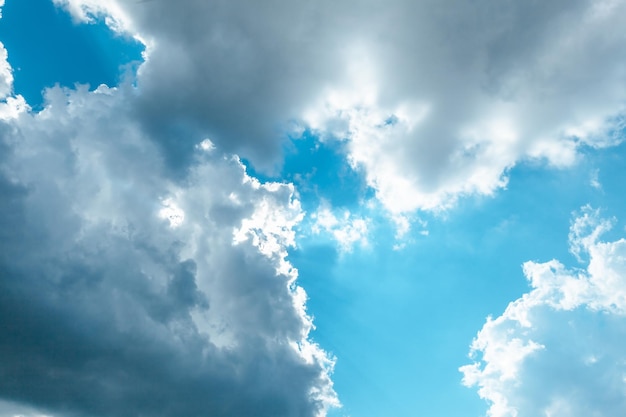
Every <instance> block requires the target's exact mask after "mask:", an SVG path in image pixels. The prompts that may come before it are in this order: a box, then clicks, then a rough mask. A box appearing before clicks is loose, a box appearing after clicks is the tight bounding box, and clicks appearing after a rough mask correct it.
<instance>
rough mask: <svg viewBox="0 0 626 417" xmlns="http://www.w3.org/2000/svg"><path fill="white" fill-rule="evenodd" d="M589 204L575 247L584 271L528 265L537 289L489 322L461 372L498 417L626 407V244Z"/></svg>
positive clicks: (574, 230)
mask: <svg viewBox="0 0 626 417" xmlns="http://www.w3.org/2000/svg"><path fill="white" fill-rule="evenodd" d="M610 224H611V222H609V221H607V220H603V219H601V218H600V217H599V212H598V211H597V210H592V209H591V208H589V207H584V208H583V209H582V211H581V213H580V215H579V216H578V217H577V218H576V219H575V220H574V222H573V223H572V227H571V233H570V245H571V248H572V250H573V252H574V253H575V254H576V255H577V256H579V257H583V256H584V257H585V259H587V258H588V264H587V267H586V268H585V269H567V268H566V267H565V266H564V265H563V264H561V263H560V262H558V261H556V260H552V261H549V262H545V263H536V262H526V263H525V264H524V274H525V275H526V277H527V278H528V280H529V281H530V285H531V287H532V290H531V291H530V292H529V293H527V294H524V295H523V296H522V297H521V298H519V299H518V300H516V301H514V302H512V303H511V304H509V306H508V307H507V309H506V311H505V312H504V313H503V314H502V315H501V316H499V317H497V318H496V319H491V318H489V319H488V320H487V323H486V324H485V325H484V327H483V328H482V330H481V331H480V332H479V333H478V335H477V336H476V339H475V340H474V341H473V343H472V347H471V356H472V358H474V359H475V360H476V362H474V363H473V364H471V365H466V366H463V367H461V372H463V374H464V377H463V382H464V384H465V385H467V386H477V387H478V393H479V395H480V396H481V397H482V398H484V399H486V400H488V401H489V403H490V408H489V413H488V414H489V416H492V417H511V416H514V417H535V416H547V417H550V416H554V417H557V416H558V417H586V416H592V415H593V416H599V417H609V416H614V415H615V413H616V412H618V413H619V411H618V410H624V409H626V354H624V351H623V345H624V341H625V340H626V330H624V329H626V240H625V239H619V240H616V241H612V242H604V241H601V240H600V235H601V234H602V233H603V232H605V231H606V230H608V228H609V227H610Z"/></svg>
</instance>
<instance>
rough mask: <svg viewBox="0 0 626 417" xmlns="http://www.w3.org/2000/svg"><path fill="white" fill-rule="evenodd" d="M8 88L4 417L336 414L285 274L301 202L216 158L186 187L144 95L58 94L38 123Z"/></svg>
mask: <svg viewBox="0 0 626 417" xmlns="http://www.w3.org/2000/svg"><path fill="white" fill-rule="evenodd" d="M1 52H2V53H1V54H0V58H2V57H4V58H6V51H5V50H4V48H2V49H1ZM0 68H9V67H8V64H7V63H6V60H3V61H2V64H1V65H0ZM0 76H1V77H2V80H1V81H0V86H4V87H3V88H2V89H1V90H0V92H1V93H2V94H3V96H2V102H0V194H1V195H2V196H3V197H2V199H0V222H1V225H0V276H1V277H2V279H0V328H2V329H3V330H2V332H0V356H1V357H2V361H0V397H1V399H2V400H4V401H3V402H2V404H1V405H2V407H0V408H2V409H5V410H9V411H10V410H12V409H17V410H20V409H22V408H24V407H25V408H26V409H29V408H33V409H35V410H40V411H37V412H36V413H35V412H33V415H34V414H37V415H39V414H52V415H63V416H116V417H119V416H122V417H123V416H137V415H151V416H163V417H166V416H183V415H188V416H197V415H212V416H235V415H239V416H244V415H255V416H268V417H269V416H272V417H275V416H302V417H305V416H306V417H308V416H311V417H312V416H323V415H325V413H326V410H327V409H328V408H329V407H331V406H333V405H337V398H336V395H335V393H334V391H333V389H332V382H331V380H330V375H329V374H330V372H331V370H332V366H333V360H332V359H331V358H330V357H329V356H328V355H327V354H326V353H325V352H324V351H322V350H321V349H320V348H319V347H318V346H317V345H316V344H314V343H313V342H312V341H311V340H310V339H309V337H308V335H309V331H310V329H311V326H312V323H311V320H310V318H309V317H308V316H307V315H306V312H305V306H304V303H305V301H306V294H305V293H304V291H303V290H302V289H301V288H299V287H298V286H297V285H296V283H295V279H296V275H297V271H295V270H294V269H293V267H292V266H291V265H290V264H289V263H288V262H287V261H286V259H285V257H286V250H287V248H288V247H289V246H290V245H293V243H294V232H293V227H294V226H295V225H296V224H297V223H298V222H299V221H300V220H301V219H302V216H303V213H302V211H301V208H300V203H299V201H298V200H297V198H296V197H295V195H294V189H293V187H292V186H291V185H290V184H283V183H261V182H259V181H257V180H256V179H255V178H252V177H250V176H248V175H247V174H246V172H245V169H244V168H243V166H242V164H241V163H240V162H239V160H238V158H236V157H234V156H231V155H230V154H228V153H223V152H222V151H221V150H220V148H219V147H217V146H214V145H213V144H212V143H211V142H210V141H209V140H205V141H203V142H199V143H198V144H197V145H196V146H195V148H194V149H193V152H192V153H191V154H190V156H189V158H190V163H189V164H188V165H187V166H186V168H185V171H184V172H183V173H182V174H181V173H180V172H179V173H177V174H176V175H172V170H171V169H170V168H169V167H168V165H167V162H166V159H165V157H164V154H163V150H162V148H161V147H160V146H159V145H158V142H157V141H155V140H153V138H152V137H151V136H150V129H148V128H147V127H146V126H145V124H144V122H143V121H142V120H141V118H140V117H139V116H138V115H137V111H136V109H135V108H133V106H134V105H135V103H136V100H137V97H136V90H135V89H134V87H132V86H131V85H122V86H119V87H118V88H109V87H107V86H100V87H98V88H97V89H96V90H94V91H88V89H87V88H86V87H78V88H77V89H62V88H59V87H55V88H50V89H48V90H46V92H45V106H44V109H43V110H42V111H40V112H32V111H30V110H29V109H28V106H27V105H26V104H25V103H24V100H23V98H21V97H19V96H13V95H12V93H11V74H10V71H0ZM7 404H9V405H7ZM10 404H14V405H10ZM20 407H22V408H20Z"/></svg>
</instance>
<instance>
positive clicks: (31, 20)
mask: <svg viewBox="0 0 626 417" xmlns="http://www.w3.org/2000/svg"><path fill="white" fill-rule="evenodd" d="M2 15H3V18H2V19H0V39H1V40H2V42H3V43H4V45H5V47H6V48H7V50H8V51H9V63H10V64H11V66H12V67H13V75H14V78H15V81H14V90H15V92H16V93H17V94H21V95H23V96H24V98H25V99H26V101H27V102H28V103H29V105H30V106H31V107H32V108H33V109H39V108H41V106H42V103H43V97H42V94H41V93H42V91H43V89H44V88H46V87H52V86H54V85H55V84H59V85H61V86H65V87H73V86H74V85H75V84H77V83H78V84H89V85H90V87H91V88H96V87H97V86H98V85H100V84H107V85H109V86H114V85H117V84H118V83H119V81H120V79H121V78H122V77H124V76H125V74H126V73H127V71H126V69H125V68H128V65H132V63H133V62H138V61H139V60H140V59H141V52H142V51H143V45H141V44H140V43H139V42H137V41H135V40H134V39H132V38H128V37H123V36H119V35H116V34H114V33H113V32H112V31H111V30H110V29H109V28H108V27H107V26H106V25H105V24H104V22H103V21H97V22H94V23H93V24H89V25H85V24H73V23H72V21H71V17H70V16H69V14H68V13H66V12H65V11H62V10H59V9H58V8H56V7H55V6H54V4H53V3H52V1H50V0H8V1H6V4H5V5H4V7H3V9H2Z"/></svg>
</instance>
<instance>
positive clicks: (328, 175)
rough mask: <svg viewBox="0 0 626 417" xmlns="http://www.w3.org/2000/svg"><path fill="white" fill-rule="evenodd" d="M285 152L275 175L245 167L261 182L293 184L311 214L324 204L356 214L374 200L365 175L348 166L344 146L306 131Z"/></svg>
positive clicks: (292, 141)
mask: <svg viewBox="0 0 626 417" xmlns="http://www.w3.org/2000/svg"><path fill="white" fill-rule="evenodd" d="M283 152H284V161H283V163H282V165H281V167H280V169H279V170H277V173H275V174H273V175H271V174H267V173H263V172H259V171H257V170H255V168H254V166H252V165H251V164H250V163H249V162H248V161H246V160H243V163H244V165H246V169H247V171H248V173H249V174H250V175H253V176H255V177H257V178H259V179H260V180H263V181H288V182H291V183H293V184H294V185H295V186H296V189H297V190H298V194H299V196H300V199H301V202H302V204H303V207H304V209H305V210H306V211H307V212H312V211H314V210H316V209H317V207H318V206H319V204H320V202H321V201H326V202H327V203H328V204H330V206H331V207H333V208H337V209H348V210H353V209H356V208H358V207H359V206H360V204H361V203H362V202H363V201H366V200H368V199H370V198H372V197H373V194H374V192H373V190H372V189H371V188H369V187H368V186H367V184H366V181H365V179H364V178H363V175H362V174H361V173H360V172H359V171H358V170H355V169H353V168H352V167H351V166H350V165H349V164H347V163H346V160H345V150H344V143H343V142H340V141H322V140H320V138H319V137H318V136H316V135H315V134H314V133H312V132H310V131H308V130H306V131H304V132H303V133H302V135H300V136H298V137H291V138H290V139H289V140H287V141H286V142H285V146H284V149H283Z"/></svg>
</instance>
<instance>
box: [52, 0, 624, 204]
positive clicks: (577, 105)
mask: <svg viewBox="0 0 626 417" xmlns="http://www.w3.org/2000/svg"><path fill="white" fill-rule="evenodd" d="M54 1H55V3H56V4H59V5H63V6H64V7H66V8H68V10H70V11H71V12H72V13H73V14H74V16H75V17H76V18H77V19H79V20H81V19H82V20H85V19H88V18H89V16H90V15H98V14H100V15H106V16H109V20H110V21H111V22H113V23H112V25H113V26H114V27H116V28H119V29H120V30H125V31H127V32H129V33H132V34H134V35H136V36H139V37H140V38H141V39H143V41H144V42H145V43H146V44H147V45H148V49H147V62H146V63H145V64H144V65H142V66H141V68H140V71H139V76H138V80H137V85H138V89H139V95H138V97H137V100H138V102H140V103H141V105H140V106H138V107H137V109H139V110H138V111H139V112H140V113H141V117H142V120H143V121H144V122H145V123H146V124H147V125H149V126H153V127H154V131H155V132H160V139H161V143H162V144H165V146H167V147H168V149H169V150H170V152H169V154H170V155H174V156H171V158H173V159H175V160H177V159H176V158H178V159H180V158H183V159H184V156H185V155H186V152H187V151H188V150H189V149H191V144H187V148H185V146H183V142H184V140H181V139H180V138H177V134H178V133H180V132H179V131H180V126H181V125H185V126H188V128H189V126H192V127H193V129H196V131H195V132H196V133H197V134H200V132H202V134H207V135H209V136H210V137H212V138H213V139H214V140H215V142H216V143H217V144H218V145H220V146H222V147H223V148H225V149H226V150H228V151H236V152H237V153H239V154H241V155H243V156H245V157H247V158H250V159H251V160H252V161H253V162H254V163H255V164H256V165H257V166H260V167H265V168H267V167H271V166H272V165H273V164H275V163H276V162H277V161H279V159H280V158H279V150H280V144H281V142H282V141H284V140H285V136H286V135H287V134H288V133H289V132H292V133H293V132H294V131H297V129H295V130H294V126H296V127H300V128H302V127H307V128H310V129H313V130H314V131H316V132H318V133H319V134H320V135H322V136H323V137H327V138H339V139H344V140H347V141H348V146H347V149H348V155H347V157H348V159H349V161H350V162H351V163H352V164H354V165H355V166H358V167H361V168H362V169H364V172H365V175H366V178H367V181H368V183H369V185H370V186H372V187H373V188H374V189H375V190H376V192H377V197H378V198H379V199H380V201H381V202H382V203H383V204H384V206H385V207H386V208H387V210H389V211H390V212H392V213H393V214H395V215H398V214H400V213H409V212H412V211H414V210H418V209H426V210H439V209H441V208H445V207H448V206H450V205H451V204H454V202H455V201H456V199H458V198H459V196H463V195H468V194H475V193H479V194H491V193H493V192H494V191H496V190H498V189H500V188H502V187H505V186H506V183H507V171H508V170H509V169H510V168H511V167H513V166H515V165H516V164H517V163H518V162H519V161H521V160H529V159H531V160H541V161H546V162H547V163H548V164H551V165H554V166H567V165H570V164H572V163H574V162H575V160H576V157H577V150H578V149H579V148H580V147H581V146H608V145H611V144H614V143H617V142H618V141H619V140H620V139H618V136H617V135H614V134H613V132H614V131H615V130H616V129H617V130H620V129H621V128H622V127H623V126H622V125H623V123H622V121H621V120H622V117H623V112H624V104H623V103H624V100H625V99H626V85H625V84H624V81H623V80H624V68H625V67H626V65H625V64H626V62H625V61H624V56H626V54H625V53H624V52H625V51H624V48H625V46H624V45H626V43H625V42H624V40H625V39H624V36H625V35H624V34H623V32H622V31H620V30H618V29H616V28H618V27H619V26H620V24H621V22H623V20H624V18H625V17H626V4H625V3H624V2H623V1H616V0H576V1H561V0H559V1H551V2H549V3H546V2H521V3H520V2H514V1H505V2H502V1H497V0H478V1H473V2H469V3H468V2H466V1H461V0H458V1H456V0H455V1H447V2H445V4H444V3H441V2H436V1H431V0H422V1H419V2H415V1H406V0H393V1H391V2H386V3H385V5H384V6H383V5H381V4H380V3H378V2H371V1H365V2H360V3H359V5H358V7H356V6H355V4H354V3H353V2H349V1H332V2H330V1H325V0H324V1H318V2H313V3H311V2H305V1H295V2H294V1H280V0H276V1H273V2H270V3H264V4H263V5H262V6H261V5H259V4H258V2H255V1H249V0H237V1H230V2H211V3H206V2H198V1H185V2H184V3H181V2H177V3H173V2H167V1H160V0H154V1H149V2H135V1H131V0H106V1H104V0H54ZM193 129H192V130H193ZM189 137H193V135H189ZM182 149H187V151H184V150H182ZM187 153H188V152H187Z"/></svg>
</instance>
